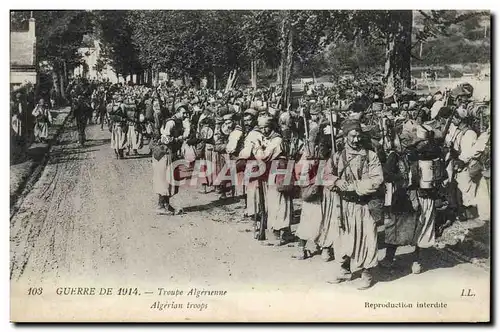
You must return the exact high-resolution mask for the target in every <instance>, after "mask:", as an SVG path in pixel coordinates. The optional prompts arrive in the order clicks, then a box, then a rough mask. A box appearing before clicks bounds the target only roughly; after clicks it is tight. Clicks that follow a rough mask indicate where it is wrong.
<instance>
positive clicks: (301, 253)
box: [292, 240, 310, 260]
mask: <svg viewBox="0 0 500 332" xmlns="http://www.w3.org/2000/svg"><path fill="white" fill-rule="evenodd" d="M306 243H307V241H306V240H299V244H298V246H297V253H296V254H294V255H292V258H295V259H298V260H304V259H307V258H309V257H310V255H309V254H308V252H307V250H306Z"/></svg>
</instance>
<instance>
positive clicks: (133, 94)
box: [97, 80, 490, 289]
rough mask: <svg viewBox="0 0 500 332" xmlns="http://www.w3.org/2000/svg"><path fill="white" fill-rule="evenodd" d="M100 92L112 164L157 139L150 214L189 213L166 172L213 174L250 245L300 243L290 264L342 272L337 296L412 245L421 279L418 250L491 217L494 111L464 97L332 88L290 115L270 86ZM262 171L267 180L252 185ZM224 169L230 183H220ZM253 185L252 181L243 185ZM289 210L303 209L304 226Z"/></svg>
mask: <svg viewBox="0 0 500 332" xmlns="http://www.w3.org/2000/svg"><path fill="white" fill-rule="evenodd" d="M103 91H104V92H103V95H106V94H107V95H108V97H107V98H108V100H110V102H109V103H108V106H107V116H109V123H110V127H109V128H110V131H111V133H112V144H111V145H112V149H113V150H114V152H115V154H116V155H117V157H118V158H123V157H124V151H125V150H127V151H128V152H127V154H129V153H137V149H139V148H141V146H142V141H143V140H144V138H147V139H149V144H150V153H151V156H152V163H153V186H154V193H155V194H157V197H158V202H157V208H156V210H155V212H156V213H158V214H160V215H174V214H180V213H182V209H181V208H179V207H174V206H173V204H172V202H171V198H172V196H174V195H175V194H177V193H178V192H179V190H182V188H181V189H179V185H176V182H175V181H174V180H180V179H182V178H183V175H182V172H181V171H180V170H179V169H178V168H173V167H171V166H172V165H173V163H175V161H176V160H180V159H183V160H187V161H188V162H190V163H193V162H194V161H196V160H205V161H209V162H210V164H211V165H213V166H212V167H209V168H210V169H212V170H213V172H207V169H208V168H204V169H198V170H197V171H198V172H200V171H203V172H202V173H200V174H202V176H201V178H202V181H201V182H202V185H203V192H205V193H206V192H209V191H210V190H211V189H214V190H217V191H218V193H219V195H220V197H219V198H220V199H226V198H228V197H234V196H239V195H244V197H245V203H246V211H245V215H244V217H245V218H250V219H251V220H253V222H254V227H255V238H256V239H258V240H262V241H263V242H262V243H264V244H266V245H276V246H282V245H287V244H288V243H290V242H297V243H298V245H297V253H296V254H295V255H293V258H296V259H301V260H303V259H308V258H310V257H312V256H314V255H320V256H321V258H322V259H324V260H325V261H331V260H334V262H335V263H336V264H338V270H339V273H338V274H337V275H336V276H335V277H334V278H333V280H330V281H329V282H331V283H339V282H345V281H351V280H352V281H353V283H354V284H355V285H356V287H357V288H358V289H367V288H369V287H371V286H372V285H373V284H374V281H375V280H374V274H373V269H374V268H375V267H376V266H378V265H379V266H381V267H382V268H386V269H391V268H394V266H395V264H396V263H397V260H396V250H397V248H398V247H399V246H406V245H411V246H414V247H415V251H414V254H413V259H412V264H411V269H412V272H413V273H416V274H418V273H420V272H421V271H422V269H423V268H425V266H424V265H425V262H424V261H423V256H422V252H423V251H425V250H423V249H426V248H430V247H433V246H434V245H435V243H436V237H439V236H440V234H441V233H442V232H443V230H444V228H446V227H447V226H449V225H450V224H451V223H453V222H456V221H457V222H460V221H463V220H467V219H470V218H480V219H482V220H489V218H490V216H489V212H490V207H489V201H490V194H489V163H490V161H489V155H490V129H489V112H488V110H489V107H488V105H487V104H485V103H479V102H477V101H474V100H473V98H472V97H473V88H472V86H471V85H470V84H461V85H459V86H457V87H456V88H454V89H452V90H449V89H444V90H442V91H437V92H435V93H433V94H429V95H426V96H417V95H416V93H415V92H414V91H411V90H404V91H403V92H402V93H401V94H399V95H397V96H390V97H385V98H381V97H380V96H381V95H383V88H382V87H381V85H380V84H378V83H373V82H369V81H368V80H358V81H354V82H352V81H350V82H349V81H338V82H336V84H335V85H334V86H333V87H331V88H326V87H324V86H323V85H320V86H318V87H311V86H306V87H305V89H304V94H303V95H302V96H301V97H299V98H298V99H294V100H293V101H292V104H291V107H289V109H288V110H287V111H281V110H279V107H280V105H279V103H280V97H279V96H280V95H281V91H280V89H279V88H274V87H271V88H268V89H261V90H253V89H247V90H237V89H234V90H231V91H227V92H223V91H216V90H209V89H199V90H196V89H193V88H186V87H180V88H179V87H174V86H173V85H171V84H164V85H160V86H159V87H157V88H148V87H144V86H125V87H123V86H111V87H109V86H108V87H107V88H105V89H104V90H103ZM97 104H99V103H97ZM255 161H258V162H261V163H264V165H266V167H267V168H266V170H265V172H263V173H262V172H260V173H256V172H255V164H253V163H251V162H255ZM289 161H294V162H295V163H294V164H292V168H288V167H289V166H288V165H289ZM273 162H274V163H275V164H274V165H277V167H276V166H274V167H275V169H277V170H278V171H281V173H289V175H290V176H289V177H288V179H289V178H290V177H291V178H292V183H289V182H287V181H286V180H285V179H287V176H285V175H277V176H275V177H270V176H269V174H271V173H273V172H274V171H270V168H271V167H272V166H270V165H271V163H273ZM231 163H232V164H231ZM229 164H231V165H235V166H234V167H235V169H236V172H237V177H236V180H234V179H233V180H232V181H231V180H227V178H224V179H226V180H223V181H217V179H216V178H217V175H218V174H221V172H222V173H224V174H226V172H227V167H226V168H225V166H227V165H229ZM249 165H253V166H250V167H249ZM325 165H326V167H325ZM222 170H224V171H222ZM283 170H285V171H286V172H283ZM249 172H250V173H251V174H254V175H255V176H253V177H249V178H247V177H246V175H248V173H249ZM252 172H253V173H252ZM195 173H196V172H195ZM274 173H275V172H274ZM257 174H258V176H257ZM303 175H305V181H302V180H304V177H303ZM192 176H196V174H194V173H193V175H192ZM242 178H244V179H245V180H244V181H242ZM299 178H300V179H301V181H302V182H300V181H298V180H299ZM325 179H326V180H325ZM293 180H296V181H295V182H293ZM294 202H296V203H297V202H300V203H301V213H300V220H299V222H298V225H297V220H295V218H294V216H295V213H294V208H296V206H294ZM380 225H384V232H385V247H386V255H385V258H384V259H383V260H382V261H379V260H378V254H377V253H378V247H377V237H378V231H379V229H378V226H380ZM293 230H294V231H293ZM423 264H424V265H423Z"/></svg>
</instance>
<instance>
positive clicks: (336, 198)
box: [328, 109, 347, 229]
mask: <svg viewBox="0 0 500 332" xmlns="http://www.w3.org/2000/svg"><path fill="white" fill-rule="evenodd" d="M332 113H333V111H332V109H330V110H329V112H328V114H329V117H328V120H329V122H330V140H331V142H332V151H331V156H330V157H331V158H332V163H331V164H332V165H334V162H333V161H334V158H335V153H336V152H337V149H336V148H337V147H336V146H335V142H336V139H335V133H334V128H333V114H332ZM346 166H347V165H344V168H345V167H346ZM337 167H338V165H337ZM337 175H338V174H337ZM332 193H333V200H334V202H335V207H336V209H335V210H336V211H337V213H338V214H337V222H338V224H339V226H340V228H342V229H344V224H343V217H342V214H343V209H342V200H341V198H340V195H339V193H338V191H337V190H333V192H332Z"/></svg>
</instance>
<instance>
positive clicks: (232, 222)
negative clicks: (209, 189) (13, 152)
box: [10, 121, 489, 321]
mask: <svg viewBox="0 0 500 332" xmlns="http://www.w3.org/2000/svg"><path fill="white" fill-rule="evenodd" d="M67 126H68V128H66V129H65V130H64V132H63V134H62V135H61V137H60V140H59V142H58V143H57V144H55V146H54V147H53V150H52V152H51V157H50V160H49V162H48V164H47V166H46V168H45V170H44V172H43V174H42V176H41V177H40V179H39V181H38V182H37V183H36V185H35V187H34V188H33V189H32V191H31V192H30V193H29V194H28V195H27V196H26V197H25V198H24V200H23V201H22V204H21V207H20V209H19V211H18V212H17V213H16V215H15V216H14V217H13V218H12V219H11V234H10V242H11V249H10V250H11V251H10V255H11V286H12V289H13V294H14V300H13V302H12V305H13V308H14V310H15V308H18V309H19V308H20V307H22V308H24V307H23V305H22V304H21V303H22V301H23V300H25V298H24V297H21V294H20V293H16V292H17V291H19V292H21V291H22V292H24V288H23V287H24V286H28V285H31V286H33V285H37V284H52V285H55V286H54V287H56V286H57V287H62V286H68V285H69V286H72V287H74V286H75V285H82V284H85V283H86V284H95V285H101V286H102V285H104V284H106V285H113V286H115V287H118V286H116V284H117V281H119V284H120V285H143V286H145V287H146V288H147V287H150V288H151V289H154V290H156V288H157V286H158V287H159V286H161V285H165V284H168V285H184V286H186V287H187V286H188V285H197V286H198V287H226V289H235V290H239V292H241V294H245V298H246V299H247V300H246V301H245V303H243V301H241V300H239V299H240V298H238V297H235V298H233V300H231V301H233V302H231V303H232V304H231V305H227V304H226V306H223V305H222V304H220V305H219V307H218V311H216V312H217V315H219V316H221V317H226V318H232V319H237V320H254V319H256V320H260V319H264V320H266V319H273V320H275V319H280V317H282V319H287V318H288V320H299V321H300V320H310V319H313V320H327V321H328V320H332V319H333V320H337V319H361V317H372V316H370V315H373V314H381V313H382V311H380V310H378V311H377V310H370V309H365V308H364V305H365V304H364V302H366V301H372V302H377V301H378V302H381V301H392V300H393V301H401V300H403V299H404V300H405V301H438V300H439V301H443V302H447V303H448V305H449V306H451V307H452V308H454V309H453V310H452V311H444V312H436V310H434V311H432V310H430V311H428V315H430V316H429V317H432V318H430V319H432V320H436V319H438V320H441V319H442V320H455V319H458V320H468V319H471V318H470V317H478V318H479V320H484V319H487V317H488V308H489V271H486V270H484V269H481V268H479V267H476V266H474V265H472V264H469V263H460V262H458V261H456V260H454V259H453V258H452V257H449V256H447V255H446V254H445V253H443V252H440V251H439V250H437V249H430V250H429V252H428V253H427V255H426V258H427V259H426V265H427V271H425V272H424V273H422V274H420V275H412V274H410V271H409V265H410V261H409V257H410V256H411V255H409V251H410V249H408V248H401V249H400V250H399V251H398V255H399V256H398V257H399V260H400V261H399V263H398V264H399V266H400V268H397V269H396V270H394V271H392V272H387V271H383V270H377V271H376V277H377V280H378V282H377V283H376V284H375V286H374V287H372V288H371V289H369V290H366V291H358V290H356V289H355V288H354V287H353V286H352V285H351V284H350V283H347V284H340V285H331V284H328V283H326V281H327V280H329V279H331V278H332V276H333V275H334V273H335V271H336V267H335V266H336V265H335V263H332V262H329V263H325V262H323V261H322V260H321V259H320V257H314V258H312V259H309V260H305V261H296V260H293V259H292V258H291V255H292V254H293V253H294V252H295V250H296V249H295V248H294V247H268V246H263V245H261V244H260V243H259V242H258V241H256V240H254V239H253V236H252V235H253V234H252V233H251V228H252V227H251V226H252V225H251V223H248V222H243V219H242V214H243V206H244V203H243V201H228V202H225V203H223V204H222V203H221V202H220V201H218V200H217V195H216V194H215V193H209V194H201V193H199V192H198V190H199V189H197V188H188V189H186V188H182V189H181V192H180V194H179V195H178V196H176V197H175V199H174V201H173V202H174V204H176V205H177V206H179V207H183V208H184V209H185V212H186V214H184V215H179V216H158V215H156V214H155V213H154V208H155V203H156V199H157V197H156V196H155V195H154V194H153V192H152V180H151V173H152V166H151V159H150V158H149V157H146V156H145V154H146V153H147V149H146V148H145V149H143V150H140V151H139V152H140V154H142V155H139V156H137V157H129V158H127V159H124V160H117V159H115V156H114V153H113V152H112V150H111V148H110V133H109V131H107V130H106V129H105V130H104V131H101V129H100V127H99V126H90V127H89V128H88V129H87V134H88V139H89V141H88V142H87V144H86V146H85V147H83V148H82V147H79V146H78V145H77V144H76V141H77V136H76V131H75V127H74V123H73V122H71V121H70V122H68V124H67ZM383 255H384V249H381V250H380V258H382V257H383ZM21 285H22V286H21ZM61 285H62V286H61ZM102 287H104V286H102ZM110 287H111V286H110ZM463 289H472V290H473V291H474V292H475V294H476V297H475V298H474V299H473V300H469V301H463V299H462V298H461V296H460V295H461V292H462V290H463ZM304 292H306V293H304ZM233 294H237V293H233ZM238 294H239V293H238ZM280 294H281V295H280ZM283 294H286V296H285V295H283ZM51 299H53V298H51ZM78 299H80V298H78ZM341 299H348V301H358V302H359V303H357V302H356V303H357V304H355V305H358V306H359V307H360V308H363V309H360V310H353V311H352V312H351V311H349V312H348V313H345V312H344V311H345V309H346V308H345V307H342V306H343V305H344V304H345V303H349V302H345V301H344V300H341ZM18 301H21V302H18ZM51 301H52V300H51ZM71 301H74V299H73V298H72V300H71ZM234 301H236V302H234ZM255 301H257V302H255ZM259 301H260V302H259ZM266 301H267V302H266ZM283 301H285V302H283ZM332 301H333V302H332ZM335 301H337V302H335ZM47 303H48V302H45V306H47ZM64 303H66V304H65V305H69V304H68V303H69V302H64ZM71 303H73V302H71ZM75 303H76V302H75ZM256 303H257V305H259V306H260V305H263V306H264V307H266V308H267V304H268V303H269V308H271V303H273V305H274V307H273V308H275V305H277V304H276V303H279V304H280V305H281V306H283V307H280V309H279V311H275V310H271V309H269V310H268V311H265V312H261V311H258V312H256V311H255V310H256V309H255V308H256V307H255V305H256ZM283 303H284V304H285V305H283ZM334 303H336V304H334ZM105 304H106V305H108V304H109V305H116V303H115V302H112V303H111V304H110V303H108V302H105V301H104V302H101V303H100V305H105ZM313 304H314V305H313ZM316 305H318V306H319V307H317V306H316ZM335 306H337V307H338V306H340V309H342V310H340V309H339V310H337V309H335V308H336V307H335ZM49 307H50V306H49ZM49 307H47V308H49ZM98 307H99V306H96V307H95V308H92V307H85V309H82V308H80V309H82V310H79V311H78V313H79V315H80V316H78V315H76V316H71V317H81V318H82V317H87V316H85V315H90V316H92V315H94V316H92V317H100V316H99V315H98V314H96V313H94V314H92V313H91V312H93V311H92V310H93V309H96V310H97V308H98ZM44 308H45V307H44ZM50 308H52V307H50ZM313 308H314V310H313ZM318 308H319V309H318ZM53 309H54V308H52V309H50V310H53ZM472 309H475V310H476V312H475V313H474V312H473V310H472ZM39 310H40V309H39ZM130 310H132V309H130ZM137 310H138V309H137ZM471 310H472V311H471ZM206 312H207V313H206V314H207V315H209V316H207V317H214V311H211V312H210V311H206ZM278 312H279V313H281V314H282V315H283V316H280V315H277V313H278ZM49 313H52V314H53V313H54V311H49V309H47V315H48V314H49ZM123 313H124V311H120V312H119V313H115V314H112V313H109V314H108V316H106V317H107V318H112V317H115V316H114V315H116V317H121V318H123V316H122V315H123ZM224 313H226V316H224ZM406 313H408V312H406ZM18 314H20V315H21V316H22V314H26V315H31V316H30V317H34V318H35V319H36V317H37V316H36V314H37V311H35V312H31V311H29V314H28V313H18ZM38 314H40V315H41V312H40V311H38ZM202 314H203V313H200V315H202ZM129 315H131V316H130V317H136V319H141V317H145V316H144V315H143V314H141V313H137V312H135V311H134V312H130V313H129ZM134 315H135V316H134ZM141 315H142V316H141ZM247 315H248V316H247ZM398 315H399V314H398V313H395V312H392V311H391V312H385V314H381V316H379V318H377V319H383V318H382V317H386V316H387V317H388V318H389V319H391V317H392V319H396V320H398V317H399V316H398ZM412 315H413V316H412ZM412 315H410V316H411V317H423V316H422V315H423V313H422V312H420V313H419V312H413V314H412ZM436 315H437V316H436ZM471 315H472V316H471ZM474 315H476V316H474ZM477 315H479V316H477ZM424 316H425V315H424ZM23 317H24V316H23ZM127 317H129V316H127ZM171 317H174V316H171ZM175 317H177V316H175ZM179 317H181V316H179ZM182 317H183V318H181V319H188V318H186V317H184V316H182ZM203 317H205V316H193V317H192V319H194V320H196V319H202V318H203ZM400 318H401V317H400ZM131 319H133V318H131ZM152 319H155V318H152ZM160 319H164V320H165V319H166V318H165V317H163V318H160ZM172 319H173V318H172ZM401 319H402V318H401ZM417 319H418V318H417ZM167 320H168V319H167Z"/></svg>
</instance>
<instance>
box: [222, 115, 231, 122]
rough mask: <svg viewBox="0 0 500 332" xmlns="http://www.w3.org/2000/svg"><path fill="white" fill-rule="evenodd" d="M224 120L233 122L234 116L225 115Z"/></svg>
mask: <svg viewBox="0 0 500 332" xmlns="http://www.w3.org/2000/svg"><path fill="white" fill-rule="evenodd" d="M222 119H223V120H224V121H228V120H232V119H233V114H232V113H228V114H226V115H224V116H223V117H222Z"/></svg>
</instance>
